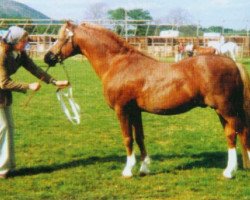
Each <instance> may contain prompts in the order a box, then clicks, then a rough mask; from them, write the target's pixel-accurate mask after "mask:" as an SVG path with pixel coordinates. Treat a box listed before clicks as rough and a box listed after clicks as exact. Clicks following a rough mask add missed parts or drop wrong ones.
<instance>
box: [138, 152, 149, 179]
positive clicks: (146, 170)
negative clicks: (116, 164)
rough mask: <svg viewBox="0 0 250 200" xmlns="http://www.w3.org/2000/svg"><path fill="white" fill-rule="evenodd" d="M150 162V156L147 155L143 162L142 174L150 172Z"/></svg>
mask: <svg viewBox="0 0 250 200" xmlns="http://www.w3.org/2000/svg"><path fill="white" fill-rule="evenodd" d="M149 164H150V158H149V156H146V157H145V159H144V160H143V161H142V163H141V168H140V174H143V175H146V174H149V172H150V170H149V168H148V166H149Z"/></svg>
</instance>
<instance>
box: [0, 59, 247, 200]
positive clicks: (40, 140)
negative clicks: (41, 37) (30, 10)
mask: <svg viewBox="0 0 250 200" xmlns="http://www.w3.org/2000/svg"><path fill="white" fill-rule="evenodd" d="M36 62H37V63H39V64H40V65H41V66H43V67H45V66H44V64H43V63H42V61H41V60H37V61H36ZM242 62H243V63H245V64H247V65H248V69H250V64H249V59H246V60H243V61H242ZM65 65H66V66H67V69H68V72H69V75H70V79H71V83H72V85H73V88H74V96H75V99H76V101H77V102H78V103H79V104H80V106H81V108H82V119H81V124H80V125H77V126H75V125H72V124H71V123H70V122H68V121H67V120H66V118H65V116H64V115H63V113H62V112H61V108H60V105H59V103H58V102H57V99H56V96H55V87H53V86H51V85H46V84H43V87H42V88H41V90H40V91H39V92H37V94H36V95H35V96H34V98H33V99H32V101H31V102H30V104H29V106H28V107H26V108H23V107H21V106H20V105H21V104H22V103H23V102H24V101H25V100H26V99H27V95H23V94H19V93H15V94H14V105H13V113H14V118H15V124H16V133H15V143H16V145H15V147H16V164H17V168H16V171H15V173H14V176H13V177H11V178H9V179H7V180H0V198H1V199H21V200H22V199H171V200H172V199H185V200H196V199H197V200H202V199H204V200H234V199H241V200H248V199H250V190H249V185H250V180H249V177H250V176H249V175H250V174H249V171H244V170H242V164H241V163H240V168H239V171H238V172H237V176H236V178H235V179H233V180H226V179H224V178H223V177H222V171H223V168H224V167H225V166H226V162H227V147H226V142H225V138H224V133H223V130H222V127H221V125H220V123H219V120H218V118H217V116H216V114H215V113H214V111H213V110H211V109H209V108H207V109H200V108H197V109H193V110H192V111H190V112H187V113H185V114H181V115H176V116H168V117H163V116H157V115H151V114H147V113H144V114H143V122H144V128H145V136H146V140H145V142H146V146H147V149H148V152H149V154H150V156H151V158H152V164H151V175H149V176H146V177H140V176H139V173H138V170H139V150H138V148H137V147H135V150H136V152H137V156H138V163H137V166H136V168H135V170H134V174H135V176H134V177H133V178H131V179H124V178H122V177H121V171H122V169H123V167H124V164H125V160H126V155H125V149H124V147H123V143H122V137H121V133H120V128H119V125H118V122H117V120H116V117H115V114H114V112H113V111H112V110H111V109H109V107H108V106H107V105H106V103H105V101H104V98H103V95H102V87H101V82H100V80H99V79H98V78H97V76H96V75H95V73H94V71H93V69H92V68H91V67H90V65H89V64H88V62H87V61H84V60H74V59H69V60H68V61H66V62H65ZM49 72H50V74H52V75H53V76H54V77H56V78H58V79H65V77H66V76H65V74H64V72H63V70H62V68H61V67H60V66H58V67H57V68H51V69H50V71H49ZM14 79H15V80H25V81H29V82H31V81H35V80H36V79H35V78H33V77H32V76H30V75H29V74H28V73H27V72H25V71H24V70H20V71H19V72H18V73H17V75H16V76H15V77H14ZM28 95H29V94H28ZM239 153H240V148H239ZM239 160H240V161H241V159H239Z"/></svg>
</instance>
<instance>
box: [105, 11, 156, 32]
mask: <svg viewBox="0 0 250 200" xmlns="http://www.w3.org/2000/svg"><path fill="white" fill-rule="evenodd" d="M126 14H127V19H128V20H152V19H153V18H152V17H151V15H150V13H149V11H147V10H143V9H133V10H127V12H126V10H125V9H124V8H117V9H115V10H109V11H108V17H109V19H113V20H125V19H126ZM128 24H129V25H130V28H129V30H128V33H129V34H134V33H135V34H136V35H145V34H146V31H147V26H146V22H128ZM131 26H132V27H133V28H132V27H131ZM135 29H136V30H135ZM116 30H119V31H118V33H120V34H122V33H121V32H122V30H123V28H122V27H121V26H120V25H118V26H116Z"/></svg>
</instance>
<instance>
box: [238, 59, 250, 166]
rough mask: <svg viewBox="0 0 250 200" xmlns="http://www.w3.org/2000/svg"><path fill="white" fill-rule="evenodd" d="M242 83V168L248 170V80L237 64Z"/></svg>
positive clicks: (249, 111) (249, 118)
mask: <svg viewBox="0 0 250 200" xmlns="http://www.w3.org/2000/svg"><path fill="white" fill-rule="evenodd" d="M237 67H238V69H239V71H240V75H241V79H242V81H243V95H244V99H243V100H244V101H243V108H244V112H245V124H246V129H247V130H246V131H247V132H246V133H245V134H246V135H245V136H244V134H243V136H242V137H241V144H242V160H243V168H245V169H250V157H249V149H248V148H249V147H247V145H249V141H250V78H249V75H248V72H247V70H246V69H245V68H244V66H243V65H242V64H237Z"/></svg>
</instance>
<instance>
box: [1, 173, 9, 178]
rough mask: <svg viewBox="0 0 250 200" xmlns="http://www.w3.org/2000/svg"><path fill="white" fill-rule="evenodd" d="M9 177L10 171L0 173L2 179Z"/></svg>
mask: <svg viewBox="0 0 250 200" xmlns="http://www.w3.org/2000/svg"><path fill="white" fill-rule="evenodd" d="M7 178H8V173H6V174H0V179H7Z"/></svg>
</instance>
